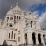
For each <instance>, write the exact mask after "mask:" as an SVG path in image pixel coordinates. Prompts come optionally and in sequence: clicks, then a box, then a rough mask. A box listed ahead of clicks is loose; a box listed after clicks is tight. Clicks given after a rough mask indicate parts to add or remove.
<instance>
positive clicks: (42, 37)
mask: <svg viewBox="0 0 46 46" xmlns="http://www.w3.org/2000/svg"><path fill="white" fill-rule="evenodd" d="M41 42H42V43H43V44H44V45H45V43H44V40H43V35H41Z"/></svg>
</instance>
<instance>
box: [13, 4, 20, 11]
mask: <svg viewBox="0 0 46 46" xmlns="http://www.w3.org/2000/svg"><path fill="white" fill-rule="evenodd" d="M13 10H18V11H21V9H20V8H19V7H18V3H17V4H16V7H14V8H13Z"/></svg>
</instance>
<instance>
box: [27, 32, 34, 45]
mask: <svg viewBox="0 0 46 46" xmlns="http://www.w3.org/2000/svg"><path fill="white" fill-rule="evenodd" d="M27 40H28V44H33V42H32V33H30V32H28V33H27Z"/></svg>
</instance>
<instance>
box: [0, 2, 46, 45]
mask: <svg viewBox="0 0 46 46" xmlns="http://www.w3.org/2000/svg"><path fill="white" fill-rule="evenodd" d="M45 39H46V31H42V30H41V28H40V24H39V18H38V16H36V17H34V16H33V15H32V13H31V12H27V13H26V14H24V12H23V11H22V10H21V9H20V8H19V7H18V3H17V4H16V7H14V8H12V7H11V9H10V10H9V11H8V12H7V14H6V16H5V18H4V21H2V20H1V19H0V45H2V44H3V42H4V41H6V43H7V44H8V45H12V46H16V45H22V44H26V45H29V44H44V45H45Z"/></svg>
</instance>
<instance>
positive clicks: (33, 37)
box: [32, 32, 36, 44]
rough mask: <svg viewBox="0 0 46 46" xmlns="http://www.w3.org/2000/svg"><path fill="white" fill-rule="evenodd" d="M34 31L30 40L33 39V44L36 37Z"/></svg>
mask: <svg viewBox="0 0 46 46" xmlns="http://www.w3.org/2000/svg"><path fill="white" fill-rule="evenodd" d="M35 34H36V33H35V32H33V33H32V41H33V44H36V37H35Z"/></svg>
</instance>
